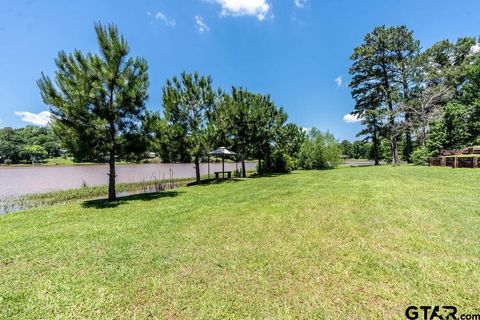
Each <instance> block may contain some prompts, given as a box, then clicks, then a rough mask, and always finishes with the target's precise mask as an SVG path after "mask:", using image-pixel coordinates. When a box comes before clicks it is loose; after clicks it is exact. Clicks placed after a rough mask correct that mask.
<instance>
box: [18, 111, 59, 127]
mask: <svg viewBox="0 0 480 320" xmlns="http://www.w3.org/2000/svg"><path fill="white" fill-rule="evenodd" d="M15 114H16V115H17V116H20V117H22V120H23V121H25V122H29V123H33V124H35V125H37V126H46V125H47V124H48V123H49V122H50V119H51V117H52V114H51V113H50V112H48V111H42V112H40V113H31V112H27V111H16V112H15Z"/></svg>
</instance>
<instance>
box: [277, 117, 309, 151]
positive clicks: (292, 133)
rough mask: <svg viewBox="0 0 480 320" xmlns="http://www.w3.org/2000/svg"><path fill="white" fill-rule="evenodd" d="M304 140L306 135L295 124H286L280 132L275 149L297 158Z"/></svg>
mask: <svg viewBox="0 0 480 320" xmlns="http://www.w3.org/2000/svg"><path fill="white" fill-rule="evenodd" d="M305 139H306V134H305V131H304V130H303V129H302V128H300V127H299V126H298V125H296V124H295V123H287V124H286V125H284V126H283V127H282V128H281V130H280V134H279V136H278V142H277V147H278V148H279V149H280V150H281V151H282V153H284V154H286V155H288V156H290V157H292V158H297V157H298V153H299V152H300V148H301V147H302V144H303V142H304V141H305Z"/></svg>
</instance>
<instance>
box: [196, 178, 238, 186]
mask: <svg viewBox="0 0 480 320" xmlns="http://www.w3.org/2000/svg"><path fill="white" fill-rule="evenodd" d="M242 181H243V180H242V179H240V178H231V179H227V178H225V179H203V180H202V181H200V183H197V182H195V181H194V182H190V183H189V184H187V186H188V187H190V186H209V185H212V184H222V183H236V182H242Z"/></svg>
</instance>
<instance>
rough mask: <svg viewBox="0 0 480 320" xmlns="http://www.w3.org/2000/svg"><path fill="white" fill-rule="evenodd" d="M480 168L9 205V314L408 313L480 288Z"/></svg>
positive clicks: (2, 288)
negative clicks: (107, 201)
mask: <svg viewBox="0 0 480 320" xmlns="http://www.w3.org/2000/svg"><path fill="white" fill-rule="evenodd" d="M479 196H480V170H473V169H449V168H426V167H410V166H405V167H398V168H393V167H380V168H374V167H368V168H342V169H337V170H330V171H305V172H295V173H293V174H290V175H281V176H274V177H265V178H249V179H245V180H241V181H238V182H230V183H222V184H217V185H207V186H196V187H188V188H187V187H185V188H180V189H178V190H175V191H169V192H166V193H164V194H158V195H153V196H152V195H150V196H146V197H135V198H131V199H128V200H125V201H123V202H121V203H120V204H119V205H118V206H116V207H111V208H108V207H107V208H105V207H102V206H101V205H100V204H99V203H87V204H85V203H83V204H82V203H78V204H70V205H62V206H54V207H50V208H44V209H36V210H32V211H27V212H20V213H15V214H8V215H4V216H2V217H0V317H2V318H5V319H53V318H55V319H67V318H68V319H131V318H137V319H148V318H160V319H162V318H164V319H197V318H198V319H293V318H302V319H404V318H405V317H404V313H405V309H406V307H407V306H409V305H411V304H414V305H455V306H457V307H458V308H459V311H461V312H464V313H468V312H477V313H478V311H479V310H478V309H477V308H478V307H479V304H480V291H479V290H478V289H479V288H480V203H479V199H480V197H479Z"/></svg>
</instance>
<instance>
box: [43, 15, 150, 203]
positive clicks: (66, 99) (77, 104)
mask: <svg viewBox="0 0 480 320" xmlns="http://www.w3.org/2000/svg"><path fill="white" fill-rule="evenodd" d="M95 31H96V33H97V39H98V43H99V46H100V54H99V55H97V54H92V53H88V54H86V55H84V54H82V53H81V52H80V51H78V50H76V51H75V52H74V53H73V54H66V53H65V52H63V51H62V52H60V53H59V55H58V58H57V59H56V60H55V63H56V65H57V68H58V70H57V72H56V74H55V81H52V80H51V79H50V78H49V77H48V76H46V75H44V74H42V78H41V79H40V80H39V81H38V85H39V87H40V91H41V94H42V98H43V101H44V102H45V103H46V104H48V105H50V109H51V111H52V114H53V124H52V126H53V129H54V131H55V133H56V134H57V135H58V136H59V137H60V139H61V140H62V142H63V144H64V145H65V146H67V147H68V149H69V150H70V151H71V152H72V153H73V154H74V156H75V157H77V158H84V157H94V158H102V157H108V163H109V166H110V170H109V183H108V200H109V201H114V200H116V190H115V177H116V173H115V162H116V158H117V156H119V155H122V154H130V153H132V152H133V153H141V152H143V149H144V148H142V146H145V143H144V142H143V141H142V142H141V143H136V141H141V123H142V119H143V117H144V112H145V101H146V99H147V97H148V96H147V88H148V74H147V69H148V67H147V63H146V61H145V60H143V59H141V58H135V59H133V58H128V53H129V47H128V44H127V42H126V41H125V39H124V38H123V37H122V36H120V35H119V33H118V29H117V27H116V26H115V25H109V26H108V27H104V26H102V25H101V24H100V23H98V24H96V25H95Z"/></svg>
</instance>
